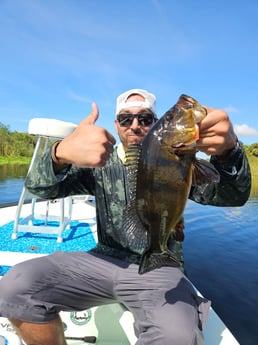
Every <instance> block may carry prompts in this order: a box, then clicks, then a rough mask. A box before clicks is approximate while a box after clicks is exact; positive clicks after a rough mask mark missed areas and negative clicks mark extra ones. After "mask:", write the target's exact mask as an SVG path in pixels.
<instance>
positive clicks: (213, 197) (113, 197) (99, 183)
mask: <svg viewBox="0 0 258 345" xmlns="http://www.w3.org/2000/svg"><path fill="white" fill-rule="evenodd" d="M211 162H212V163H213V164H214V166H215V167H216V168H217V170H218V171H219V172H220V174H221V181H220V183H219V184H211V185H202V186H196V187H192V189H191V192H190V196H189V197H190V199H192V200H194V201H196V202H198V203H202V204H209V205H216V206H241V205H243V204H244V203H245V202H246V201H247V199H248V197H249V193H250V185H251V176H250V168H249V164H248V161H247V158H246V155H245V152H244V150H243V148H242V146H241V145H240V146H239V147H238V148H237V150H234V151H233V153H232V154H231V156H230V157H229V159H228V160H227V162H224V163H219V161H218V160H217V158H216V157H215V156H213V157H211ZM25 185H26V187H27V189H28V190H29V191H30V192H31V193H33V194H35V195H37V196H39V197H42V198H46V199H56V198H61V197H65V196H68V195H78V194H90V195H94V196H95V198H96V217H97V231H98V244H97V247H96V248H95V249H94V250H95V251H98V252H101V253H103V254H106V255H111V256H115V257H118V258H120V259H123V260H126V261H128V262H134V263H139V260H140V255H139V254H138V253H136V252H135V251H134V250H133V248H131V247H130V243H129V241H128V239H127V234H126V232H125V231H123V210H124V208H125V207H126V205H127V202H128V198H129V195H128V188H127V179H126V170H125V167H124V165H123V163H122V161H121V160H120V158H119V157H118V154H117V151H116V150H115V151H114V152H113V154H112V155H111V157H110V159H109V161H108V162H107V164H106V166H105V167H103V168H78V167H76V166H69V167H68V168H66V169H64V170H63V171H62V172H61V173H59V174H57V175H55V173H54V171H53V166H52V159H51V151H50V150H48V151H47V152H46V153H45V154H44V155H43V156H42V157H41V158H40V159H39V160H38V162H37V163H36V164H34V166H33V168H32V169H31V170H30V172H29V174H28V176H27V177H26V180H25ZM169 247H170V249H172V250H173V252H174V253H175V255H176V256H177V257H178V259H179V261H180V262H181V264H182V265H183V254H182V247H181V244H180V243H178V242H176V241H174V240H170V241H169Z"/></svg>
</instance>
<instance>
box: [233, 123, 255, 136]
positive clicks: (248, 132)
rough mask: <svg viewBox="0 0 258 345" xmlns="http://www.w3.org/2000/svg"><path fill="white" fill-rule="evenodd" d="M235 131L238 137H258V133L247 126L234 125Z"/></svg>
mask: <svg viewBox="0 0 258 345" xmlns="http://www.w3.org/2000/svg"><path fill="white" fill-rule="evenodd" d="M234 130H235V132H236V134H237V135H242V136H246V137H253V136H258V131H257V130H256V129H254V128H252V127H249V126H248V125H246V124H242V125H234Z"/></svg>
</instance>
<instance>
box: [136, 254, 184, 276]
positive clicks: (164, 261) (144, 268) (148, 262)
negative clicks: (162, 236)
mask: <svg viewBox="0 0 258 345" xmlns="http://www.w3.org/2000/svg"><path fill="white" fill-rule="evenodd" d="M163 266H171V267H179V266H180V264H179V262H178V260H177V258H176V257H175V256H174V254H173V253H172V252H171V251H169V250H168V251H166V252H161V253H151V252H148V251H147V252H146V253H145V254H144V255H143V256H142V261H141V263H140V266H139V271H138V273H139V274H144V273H146V272H150V271H152V270H154V269H156V268H160V267H163Z"/></svg>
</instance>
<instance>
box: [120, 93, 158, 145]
mask: <svg viewBox="0 0 258 345" xmlns="http://www.w3.org/2000/svg"><path fill="white" fill-rule="evenodd" d="M133 101H140V102H142V101H144V98H143V97H142V96H141V95H132V96H130V97H128V100H127V102H128V103H130V102H133ZM130 115H139V117H137V116H135V117H132V116H130ZM152 118H153V113H152V111H151V110H150V109H147V108H142V107H131V108H130V107H128V108H126V109H125V110H121V111H120V113H119V115H118V118H117V119H115V129H116V132H117V134H118V135H119V138H120V140H121V142H122V144H123V146H124V147H125V148H126V147H128V146H129V145H132V144H140V143H141V142H142V140H143V138H144V137H145V135H146V134H147V133H148V131H149V130H150V128H151V126H152V124H153V123H154V121H155V120H152ZM119 122H120V123H119Z"/></svg>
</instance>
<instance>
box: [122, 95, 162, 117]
mask: <svg viewBox="0 0 258 345" xmlns="http://www.w3.org/2000/svg"><path fill="white" fill-rule="evenodd" d="M133 94H137V95H141V96H142V97H143V98H144V101H132V102H131V101H129V102H127V100H128V98H129V97H130V96H131V95H133ZM131 107H142V108H147V109H150V110H151V111H152V112H153V113H154V114H156V97H155V96H154V95H153V94H152V93H150V92H148V91H146V90H143V89H131V90H128V91H125V92H124V93H122V94H121V95H120V96H118V97H117V100H116V115H117V114H119V113H120V111H121V110H122V109H128V108H131Z"/></svg>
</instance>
